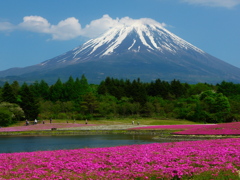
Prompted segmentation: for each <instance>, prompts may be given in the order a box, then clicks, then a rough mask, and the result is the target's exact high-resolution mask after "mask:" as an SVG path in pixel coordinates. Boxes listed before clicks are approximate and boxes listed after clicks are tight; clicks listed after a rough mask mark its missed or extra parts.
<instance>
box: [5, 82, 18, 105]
mask: <svg viewBox="0 0 240 180" xmlns="http://www.w3.org/2000/svg"><path fill="white" fill-rule="evenodd" d="M2 101H4V102H9V103H16V102H17V98H16V96H15V94H14V91H13V89H12V87H11V86H10V85H9V83H8V82H6V83H5V84H4V86H3V89H2Z"/></svg>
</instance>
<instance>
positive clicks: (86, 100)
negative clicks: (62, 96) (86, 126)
mask: <svg viewBox="0 0 240 180" xmlns="http://www.w3.org/2000/svg"><path fill="white" fill-rule="evenodd" d="M80 107H81V110H83V112H84V113H87V114H93V113H94V112H95V110H96V109H97V108H98V101H97V98H96V96H95V95H94V94H93V93H91V92H89V93H87V94H85V95H83V101H82V102H81V105H80Z"/></svg>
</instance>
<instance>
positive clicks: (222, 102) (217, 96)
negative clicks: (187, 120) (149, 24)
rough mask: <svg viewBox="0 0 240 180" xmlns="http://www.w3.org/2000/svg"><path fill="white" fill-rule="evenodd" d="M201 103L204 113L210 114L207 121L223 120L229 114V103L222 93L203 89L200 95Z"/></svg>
mask: <svg viewBox="0 0 240 180" xmlns="http://www.w3.org/2000/svg"><path fill="white" fill-rule="evenodd" d="M200 100H201V104H202V106H203V110H204V111H205V112H206V113H205V114H208V115H210V116H209V117H208V121H211V122H225V121H226V120H227V117H228V116H229V115H230V111H231V109H230V103H229V101H228V98H227V97H226V96H224V95H223V94H222V93H216V92H214V91H205V92H203V93H202V94H201V95H200Z"/></svg>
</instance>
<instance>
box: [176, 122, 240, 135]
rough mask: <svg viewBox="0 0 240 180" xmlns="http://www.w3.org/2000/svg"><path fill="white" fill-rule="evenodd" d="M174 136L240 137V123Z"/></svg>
mask: <svg viewBox="0 0 240 180" xmlns="http://www.w3.org/2000/svg"><path fill="white" fill-rule="evenodd" d="M174 134H182V135H194V134H195V135H240V122H234V123H224V124H217V125H215V126H201V127H195V128H190V129H187V130H184V131H181V132H176V133H174Z"/></svg>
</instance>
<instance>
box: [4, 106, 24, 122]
mask: <svg viewBox="0 0 240 180" xmlns="http://www.w3.org/2000/svg"><path fill="white" fill-rule="evenodd" d="M0 108H5V109H7V110H8V111H9V112H11V113H12V115H11V117H12V122H16V121H20V120H22V119H23V118H24V111H23V110H22V108H21V107H20V106H19V105H17V104H13V103H8V102H2V103H0Z"/></svg>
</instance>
